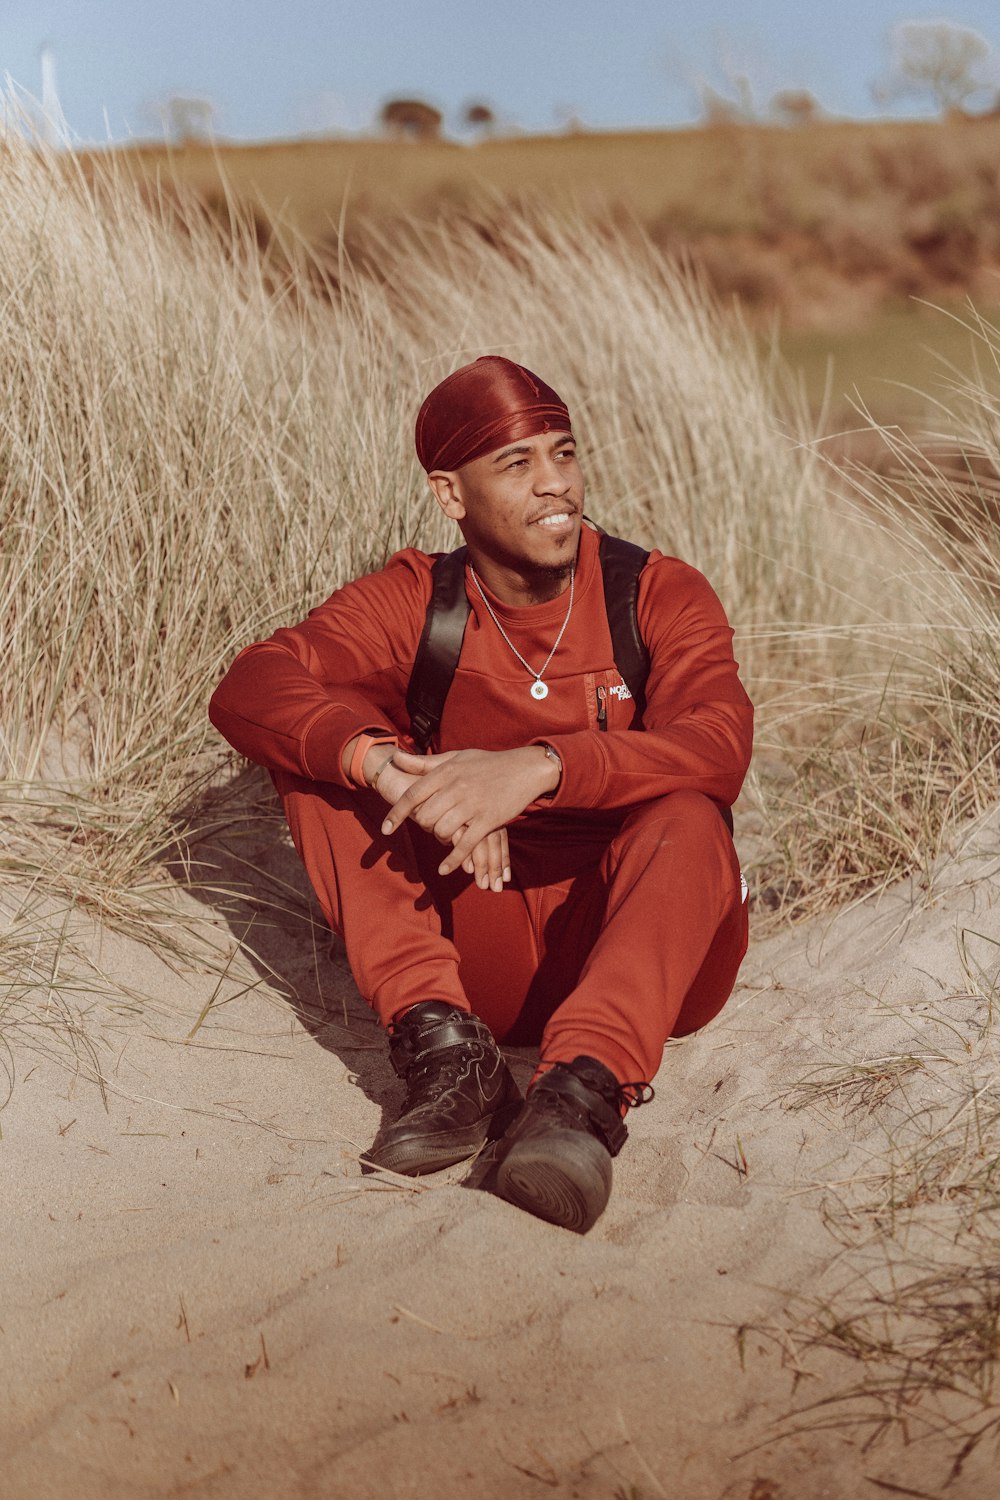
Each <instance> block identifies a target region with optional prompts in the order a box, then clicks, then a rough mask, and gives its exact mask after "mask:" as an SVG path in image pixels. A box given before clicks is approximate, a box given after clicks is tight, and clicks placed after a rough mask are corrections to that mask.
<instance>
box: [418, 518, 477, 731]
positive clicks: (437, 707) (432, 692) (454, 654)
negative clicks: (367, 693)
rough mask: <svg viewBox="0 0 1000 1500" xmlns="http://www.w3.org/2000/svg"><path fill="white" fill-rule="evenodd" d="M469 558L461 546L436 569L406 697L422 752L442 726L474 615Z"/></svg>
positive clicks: (447, 555) (434, 569)
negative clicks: (467, 578) (467, 573)
mask: <svg viewBox="0 0 1000 1500" xmlns="http://www.w3.org/2000/svg"><path fill="white" fill-rule="evenodd" d="M465 559H466V549H465V548H464V547H458V548H457V549H456V550H455V551H454V552H448V553H447V554H446V555H445V556H444V557H439V558H438V560H437V562H436V563H435V564H434V566H433V568H432V569H431V585H432V587H431V597H430V603H429V604H428V606H427V617H426V619H425V620H424V629H423V634H422V635H421V637H420V644H419V646H418V647H417V654H416V656H415V657H414V659H413V671H412V672H411V673H410V685H409V687H408V689H407V693H406V707H407V711H408V712H409V715H410V733H411V734H412V736H413V738H414V741H415V742H416V745H417V749H418V750H419V751H420V752H421V753H423V752H424V751H426V749H427V747H428V746H429V745H430V742H431V739H432V738H433V736H434V734H435V732H436V730H437V727H438V725H439V724H440V723H441V715H442V713H443V712H444V700H445V699H446V698H447V696H448V689H449V688H450V687H451V682H452V678H453V677H454V675H455V668H456V667H457V666H458V658H459V656H460V655H461V651H462V640H463V638H464V636H465V627H466V624H467V623H468V619H469V613H470V606H469V600H468V597H467V595H466V592H465Z"/></svg>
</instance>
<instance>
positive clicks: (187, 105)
mask: <svg viewBox="0 0 1000 1500" xmlns="http://www.w3.org/2000/svg"><path fill="white" fill-rule="evenodd" d="M157 112H158V114H159V118H160V123H161V126H162V128H163V131H164V134H165V135H166V136H167V137H168V138H169V139H170V140H172V141H176V142H177V143H178V144H179V145H183V144H184V142H185V141H210V140H211V139H212V137H213V136H214V134H215V118H216V112H215V105H214V104H213V103H212V102H211V100H209V99H195V98H188V97H186V96H184V95H182V94H172V95H171V96H170V98H169V99H167V100H165V101H164V103H163V104H162V105H159V106H158V107H157Z"/></svg>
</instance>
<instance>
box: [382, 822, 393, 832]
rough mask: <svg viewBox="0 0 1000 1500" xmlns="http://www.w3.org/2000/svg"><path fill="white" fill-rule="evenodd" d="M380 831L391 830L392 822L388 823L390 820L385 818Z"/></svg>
mask: <svg viewBox="0 0 1000 1500" xmlns="http://www.w3.org/2000/svg"><path fill="white" fill-rule="evenodd" d="M382 832H383V833H391V832H392V824H391V823H390V821H389V819H388V818H386V820H385V822H384V823H383V824H382Z"/></svg>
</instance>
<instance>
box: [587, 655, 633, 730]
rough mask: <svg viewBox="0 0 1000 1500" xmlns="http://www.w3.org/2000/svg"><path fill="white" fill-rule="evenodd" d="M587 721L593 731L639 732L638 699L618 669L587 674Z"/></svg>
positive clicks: (613, 668)
mask: <svg viewBox="0 0 1000 1500" xmlns="http://www.w3.org/2000/svg"><path fill="white" fill-rule="evenodd" d="M586 693H587V721H588V723H589V724H590V726H591V728H592V729H599V730H608V729H640V728H641V727H642V723H641V720H640V719H639V715H638V711H637V709H636V703H635V699H634V698H633V697H632V694H631V693H630V692H629V690H628V688H627V687H626V685H625V682H624V680H623V679H622V675H621V673H620V672H619V671H618V670H617V668H615V667H612V668H611V669H610V670H608V671H606V672H588V673H587V677H586Z"/></svg>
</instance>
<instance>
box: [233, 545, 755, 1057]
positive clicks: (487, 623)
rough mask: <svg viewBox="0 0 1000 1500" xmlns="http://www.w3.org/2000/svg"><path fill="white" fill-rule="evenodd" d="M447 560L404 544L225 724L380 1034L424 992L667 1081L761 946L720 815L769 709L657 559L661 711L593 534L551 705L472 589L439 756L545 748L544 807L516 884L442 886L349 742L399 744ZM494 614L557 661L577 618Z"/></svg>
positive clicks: (262, 671) (239, 680)
mask: <svg viewBox="0 0 1000 1500" xmlns="http://www.w3.org/2000/svg"><path fill="white" fill-rule="evenodd" d="M433 562H434V558H433V557H432V556H428V555H427V554H425V553H422V552H418V551H416V550H414V549H412V548H411V549H407V550H406V551H404V552H399V553H397V554H396V555H395V556H394V557H393V558H391V559H390V561H389V563H388V564H387V566H386V567H385V568H384V569H382V570H381V571H380V572H378V573H372V574H369V575H367V576H366V577H364V578H359V579H357V580H356V581H355V582H353V583H349V584H347V585H346V586H345V587H344V588H342V589H339V590H338V591H337V592H336V593H335V594H333V595H332V597H331V598H330V599H328V600H327V601H326V603H325V604H321V605H320V606H319V607H318V608H317V609H314V610H313V611H312V612H311V614H310V615H309V617H308V619H307V620H305V621H304V622H303V623H302V624H301V625H298V626H295V627H294V628H292V629H287V630H278V631H276V632H275V634H274V635H273V636H272V637H271V638H270V639H269V640H267V641H263V642H260V643H259V644H257V645H254V646H249V647H248V648H247V649H246V650H245V651H243V652H241V654H240V655H239V656H238V657H237V658H236V660H235V661H234V663H233V665H232V666H231V668H230V669H229V671H228V673H227V674H226V676H225V677H224V679H223V680H222V682H221V683H220V684H219V686H218V688H217V690H216V692H215V694H214V696H213V699H212V703H211V707H210V714H211V718H212V722H213V723H214V724H215V725H216V727H217V728H218V729H220V730H221V732H222V733H223V734H224V735H225V736H226V738H227V739H228V740H229V741H230V742H231V743H232V744H233V745H235V747H236V748H237V749H238V750H240V751H241V752H242V753H243V754H244V755H246V756H248V757H249V758H250V759H251V760H254V761H257V762H259V763H260V764H261V765H264V766H266V767H267V768H268V769H269V770H270V772H271V774H272V777H273V779H274V783H275V786H276V787H277V790H278V793H279V795H280V797H281V799H282V802H283V804H284V808H285V813H286V815H287V818H288V822H289V826H290V828H291V831H292V836H293V838H294V840H295V844H296V847H297V848H298V850H299V853H300V855H301V856H302V859H303V861H304V863H305V866H306V869H307V871H308V873H309V877H310V880H311V881H312V884H313V888H314V889H315V891H316V894H317V896H318V898H319V901H320V904H321V905H322V907H323V910H324V912H325V914H326V916H327V919H328V920H329V922H330V923H331V925H332V926H333V927H334V928H335V929H336V931H338V932H339V933H340V934H341V935H342V937H343V939H344V942H345V944H346V948H347V955H348V959H349V962H350V964H351V969H352V972H353V974H354V978H355V981H356V983H357V985H358V988H359V990H360V991H361V993H362V995H364V996H365V997H366V998H367V999H368V1000H369V1002H370V1003H371V1004H372V1005H373V1006H374V1007H375V1009H376V1011H377V1012H378V1014H379V1016H380V1018H381V1020H382V1021H383V1023H384V1024H388V1023H389V1022H390V1021H391V1020H392V1019H393V1017H394V1016H395V1015H397V1014H399V1013H400V1012H402V1011H403V1010H404V1009H405V1008H406V1007H407V1006H409V1005H412V1004H414V1003H415V1002H417V1001H420V1000H431V999H440V1000H448V1001H450V1002H451V1003H453V1004H455V1005H459V1006H461V1007H462V1008H463V1009H469V1008H470V1006H471V1008H472V1009H473V1010H474V1011H475V1013H476V1014H477V1015H479V1016H481V1017H482V1019H483V1020H484V1021H486V1023H487V1024H488V1025H489V1026H490V1028H491V1029H492V1031H493V1032H494V1035H495V1036H496V1037H497V1039H498V1040H500V1041H504V1040H507V1041H510V1042H514V1043H519V1042H532V1043H534V1042H538V1041H540V1043H541V1054H542V1059H543V1061H544V1062H545V1063H553V1062H559V1061H570V1060H571V1059H572V1058H574V1057H576V1056H578V1055H579V1054H580V1053H585V1054H587V1055H588V1056H591V1057H596V1058H597V1059H599V1061H601V1062H603V1063H604V1064H605V1065H606V1066H607V1067H609V1068H610V1069H611V1071H612V1072H613V1073H614V1074H615V1075H616V1077H617V1078H618V1079H619V1081H620V1082H623V1083H624V1082H628V1081H633V1080H639V1079H650V1078H652V1077H653V1075H654V1074H655V1073H656V1070H657V1068H658V1067H659V1064H660V1059H661V1055H662V1051H663V1044H664V1042H665V1041H666V1039H667V1037H669V1036H676V1035H681V1034H683V1033H686V1032H689V1031H693V1030H696V1029H697V1028H698V1027H699V1026H702V1025H704V1023H705V1022H706V1021H708V1020H710V1019H711V1018H712V1016H714V1015H715V1014H716V1013H717V1012H718V1011H719V1010H720V1009H721V1007H722V1006H723V1005H724V1004H725V1002H726V1000H727V998H728V996H729V994H730V991H731V989H732V986H733V983H734V981H735V978H736V973H737V970H738V968H739V965H740V961H741V960H742V957H743V954H744V952H745V951H746V938H747V927H746V906H745V904H744V902H743V899H742V895H741V889H740V873H739V866H738V863H737V860H736V855H735V851H734V849H733V844H732V840H731V839H730V836H729V833H728V830H727V828H726V826H725V824H724V822H723V820H722V817H721V815H720V813H719V810H718V804H724V805H729V804H730V803H732V802H733V801H734V800H735V798H736V796H737V794H738V792H739V789H740V786H741V784H742V781H743V777H744V775H745V774H746V769H747V765H748V764H749V759H750V744H751V732H752V720H753V710H752V708H751V706H750V702H749V700H748V698H747V696H746V693H745V692H744V690H743V688H742V686H741V684H740V681H739V678H738V675H737V668H736V663H735V662H734V660H733V655H732V631H731V630H730V628H729V626H728V623H727V621H726V617H725V614H724V612H723V610H722V606H721V605H720V603H719V601H718V599H717V598H716V596H715V594H714V593H713V592H712V590H711V588H710V587H709V585H708V583H707V582H706V580H705V579H704V578H703V577H702V575H701V574H700V573H698V572H697V571H696V570H695V569H694V568H691V567H688V566H687V565H686V564H684V563H682V562H679V561H678V560H677V559H676V558H670V557H664V556H663V555H662V554H660V553H658V552H654V553H652V554H651V558H650V561H649V563H648V564H647V566H646V567H645V569H644V570H643V573H642V575H641V578H640V582H639V595H638V617H639V627H640V630H641V633H642V637H643V640H644V641H645V643H646V646H647V648H648V650H649V653H650V657H651V667H650V673H649V678H648V681H647V685H646V695H647V706H646V710H645V714H644V716H643V728H642V730H641V731H636V730H631V729H630V725H631V724H632V720H633V716H634V704H633V702H632V700H631V697H630V695H629V692H628V689H627V688H626V687H625V685H624V683H623V682H622V679H621V677H620V675H619V673H618V672H617V670H616V669H615V666H614V659H613V654H612V647H611V636H610V632H609V629H608V623H607V616H606V612H605V608H604V595H603V583H602V576H601V569H600V563H599V559H598V538H597V536H596V534H595V533H594V532H592V531H590V530H589V529H588V528H586V527H585V528H584V529H583V532H582V535H581V541H580V555H579V561H578V566H577V575H576V595H575V602H574V605H573V611H572V614H571V617H570V620H569V625H568V628H567V630H566V633H565V635H564V636H563V639H562V642H561V644H560V646H559V649H558V651H557V652H556V654H555V656H554V657H553V659H552V661H551V663H550V665H549V667H548V669H547V671H546V672H545V681H546V684H547V685H548V687H549V694H548V697H547V698H545V699H544V700H543V701H541V702H538V701H536V700H535V699H533V698H532V697H531V694H530V692H529V689H530V687H531V684H532V681H533V679H532V677H531V676H529V674H528V672H527V671H526V670H525V668H524V667H523V666H522V665H521V663H520V662H519V661H518V660H517V658H516V657H515V656H514V654H513V652H512V651H511V649H510V647H509V646H508V645H507V643H506V642H505V641H504V639H503V637H502V636H501V634H500V632H499V631H498V629H497V627H496V624H495V623H494V621H493V620H492V619H491V618H490V616H489V614H488V612H487V610H486V608H485V607H484V605H483V602H482V599H481V598H480V596H479V594H478V592H477V590H476V588H475V586H474V584H472V582H471V581H470V580H468V578H467V592H468V597H469V602H470V604H471V607H472V614H471V616H470V618H469V623H468V626H467V628H466V633H465V640H464V644H463V647H462V654H461V658H460V661H459V665H458V670H457V672H456V674H455V679H454V682H453V684H452V688H451V691H450V693H449V695H448V699H447V703H446V706H445V711H444V716H443V718H442V722H441V729H440V735H439V737H438V742H437V743H436V744H435V746H434V748H435V749H438V750H458V749H465V748H472V747H474V748H477V749H483V750H504V749H508V748H513V747H515V746H519V745H524V744H530V743H533V742H539V743H540V742H545V743H548V744H551V745H553V746H554V747H555V749H556V750H557V751H558V753H559V756H560V759H561V760H562V764H563V773H562V779H561V781H560V784H559V788H558V790H557V792H556V794H555V796H554V798H553V799H552V800H551V801H544V802H539V803H535V804H533V805H532V807H530V808H529V809H527V811H526V812H525V813H524V814H523V816H522V817H521V818H519V819H517V820H516V821H515V822H514V823H513V824H512V825H511V826H510V828H509V829H508V835H509V840H510V853H511V868H512V871H513V880H512V882H511V884H510V886H508V887H507V888H506V889H505V890H504V891H503V892H502V893H501V894H498V893H495V892H493V891H483V890H480V889H479V887H478V886H477V885H476V884H475V881H474V880H473V879H472V877H471V876H469V875H466V874H465V873H464V872H463V871H461V870H459V871H456V872H455V873H454V874H452V875H450V876H448V877H445V878H442V877H440V876H438V875H437V874H436V867H437V865H438V863H439V862H440V860H441V858H442V855H443V849H442V846H441V845H439V844H437V843H436V842H435V840H434V839H433V838H432V837H431V836H430V835H428V834H426V833H424V831H423V830H421V829H420V828H418V827H417V826H416V824H414V823H410V822H408V823H405V824H403V826H402V827H401V828H399V829H398V830H397V831H396V833H394V834H393V835H391V836H390V837H389V838H384V837H383V836H382V834H381V833H380V831H379V827H380V824H381V821H382V817H383V816H384V813H385V810H386V804H385V802H384V801H383V799H382V798H381V797H379V796H378V794H377V793H374V792H371V791H367V790H364V791H362V790H358V789H356V788H354V787H352V786H351V785H350V784H349V782H348V780H347V778H346V777H345V775H344V772H343V769H342V764H341V762H342V756H343V751H344V747H345V745H346V744H347V742H348V741H349V740H351V739H353V738H354V736H355V735H357V734H358V733H359V732H360V731H361V730H363V729H370V728H375V727H379V726H381V727H383V728H385V729H387V730H390V731H392V732H394V733H398V734H399V736H400V739H401V740H402V741H403V742H404V743H408V741H407V735H408V728H409V719H408V715H407V712H406V706H405V698H406V688H407V684H408V681H409V677H410V671H411V668H412V664H413V659H414V655H415V652H416V648H417V643H418V641H419V638H420V633H421V630H422V628H423V623H424V617H425V613H426V608H427V603H428V600H429V598H430V591H431V576H430V570H431V565H432V563H433ZM490 603H491V604H492V606H493V609H494V611H495V613H496V615H497V617H498V618H499V619H500V620H501V622H502V623H503V626H504V629H505V630H506V632H507V634H508V635H509V636H510V637H511V640H512V641H513V642H514V644H515V645H516V646H517V649H518V650H519V651H520V653H521V655H522V656H524V657H525V659H526V660H527V661H529V662H531V663H532V664H533V665H540V664H541V663H542V662H543V661H544V660H545V658H546V656H547V654H548V652H549V651H550V650H551V647H552V643H553V641H554V640H555V638H556V635H557V633H558V631H559V627H560V625H561V624H562V622H563V619H564V618H565V615H566V607H567V595H566V594H565V593H563V594H561V595H559V597H558V598H556V599H553V600H551V601H549V602H547V603H544V604H536V605H532V606H529V607H514V606H511V605H507V604H502V603H501V602H500V601H499V600H497V599H495V598H494V597H492V596H491V597H490Z"/></svg>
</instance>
